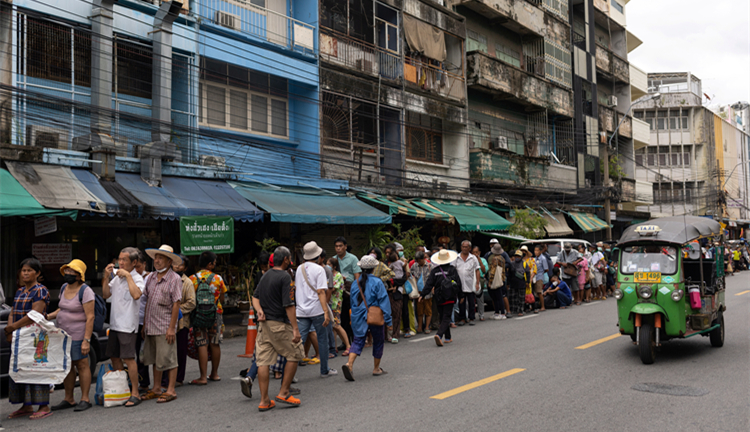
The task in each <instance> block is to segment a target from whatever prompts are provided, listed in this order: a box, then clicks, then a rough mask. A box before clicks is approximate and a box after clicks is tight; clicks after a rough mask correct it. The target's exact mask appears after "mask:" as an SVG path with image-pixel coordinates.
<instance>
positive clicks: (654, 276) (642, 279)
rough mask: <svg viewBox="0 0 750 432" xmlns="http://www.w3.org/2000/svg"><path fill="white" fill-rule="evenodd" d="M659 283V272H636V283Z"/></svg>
mask: <svg viewBox="0 0 750 432" xmlns="http://www.w3.org/2000/svg"><path fill="white" fill-rule="evenodd" d="M659 281H661V272H636V274H635V282H636V283H657V282H659Z"/></svg>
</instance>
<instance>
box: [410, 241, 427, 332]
mask: <svg viewBox="0 0 750 432" xmlns="http://www.w3.org/2000/svg"><path fill="white" fill-rule="evenodd" d="M430 270H432V264H430V262H429V261H428V260H427V257H426V256H425V253H424V252H423V251H417V253H416V254H415V255H414V263H413V264H412V265H411V269H410V270H409V271H410V272H411V275H412V276H413V277H414V280H416V281H417V282H419V280H420V279H421V280H422V286H424V283H425V281H426V280H427V277H428V276H429V275H430ZM413 289H418V287H413ZM423 321H424V323H423ZM430 321H432V293H430V294H427V296H425V298H423V299H422V301H417V332H418V333H422V331H424V333H425V334H430Z"/></svg>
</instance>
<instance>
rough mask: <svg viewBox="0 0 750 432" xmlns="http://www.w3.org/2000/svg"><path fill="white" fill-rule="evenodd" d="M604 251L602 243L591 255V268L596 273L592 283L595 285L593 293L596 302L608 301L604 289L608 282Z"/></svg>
mask: <svg viewBox="0 0 750 432" xmlns="http://www.w3.org/2000/svg"><path fill="white" fill-rule="evenodd" d="M602 250H603V247H602V243H601V242H598V243H597V244H596V250H595V251H594V252H593V253H592V254H591V260H590V263H589V264H590V265H589V268H591V269H593V271H594V281H593V282H591V284H592V285H593V286H592V287H591V291H592V295H593V299H594V300H598V299H603V300H606V299H607V296H606V289H605V287H604V282H605V281H606V274H605V273H606V271H607V261H606V260H605V259H604V254H603V253H602Z"/></svg>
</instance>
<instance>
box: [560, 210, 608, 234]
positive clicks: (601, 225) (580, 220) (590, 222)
mask: <svg viewBox="0 0 750 432" xmlns="http://www.w3.org/2000/svg"><path fill="white" fill-rule="evenodd" d="M569 214H570V217H572V218H573V221H575V223H576V224H577V225H578V226H579V227H581V229H582V230H583V232H587V233H588V232H594V231H601V230H603V229H607V223H606V222H604V221H603V220H601V219H599V218H598V217H596V216H595V215H592V214H589V213H578V212H570V213H569Z"/></svg>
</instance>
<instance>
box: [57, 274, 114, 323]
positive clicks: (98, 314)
mask: <svg viewBox="0 0 750 432" xmlns="http://www.w3.org/2000/svg"><path fill="white" fill-rule="evenodd" d="M67 287H68V284H64V285H63V286H62V288H60V295H62V293H64V292H65V288H67ZM86 288H89V289H91V287H89V286H88V285H86V284H83V285H81V289H79V290H78V301H80V302H81V305H83V292H84V291H85V290H86ZM91 291H92V292H93V291H94V290H93V289H91ZM106 316H107V302H105V301H104V299H103V298H102V296H100V295H99V294H97V293H95V292H94V331H95V332H100V331H102V329H104V318H105V317H106Z"/></svg>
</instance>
